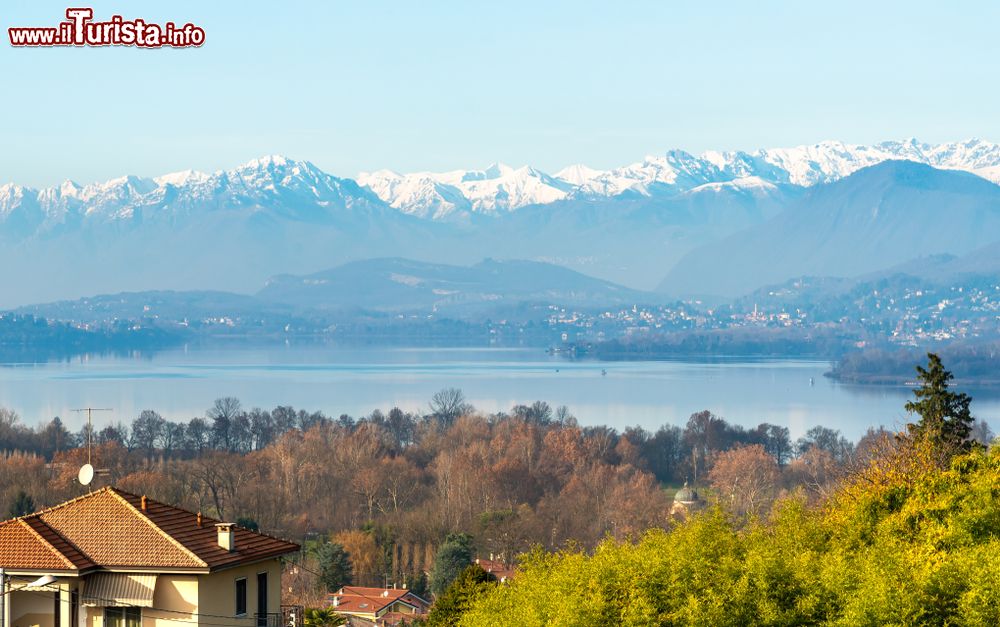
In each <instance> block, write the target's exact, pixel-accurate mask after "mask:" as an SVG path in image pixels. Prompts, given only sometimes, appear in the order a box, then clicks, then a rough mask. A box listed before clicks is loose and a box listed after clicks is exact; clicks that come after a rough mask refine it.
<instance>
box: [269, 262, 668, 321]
mask: <svg viewBox="0 0 1000 627" xmlns="http://www.w3.org/2000/svg"><path fill="white" fill-rule="evenodd" d="M257 298H259V299H261V300H264V301H268V302H277V303H286V304H288V303H294V304H295V305H296V306H298V307H309V308H316V309H329V308H351V307H358V308H362V309H372V310H380V311H412V310H420V309H423V310H432V309H433V310H435V311H437V310H441V311H443V310H446V309H447V310H449V311H453V312H454V311H457V310H474V309H489V310H493V311H498V310H501V309H502V308H503V307H506V306H511V305H517V304H520V303H525V302H536V303H553V304H558V305H586V306H605V305H611V304H622V303H631V304H634V303H636V302H643V303H647V302H653V301H655V300H657V299H658V297H657V296H656V295H654V294H650V293H648V292H640V291H637V290H631V289H628V288H625V287H623V286H621V285H616V284H614V283H611V282H610V281H602V280H600V279H595V278H593V277H589V276H586V275H584V274H581V273H579V272H574V271H573V270H569V269H567V268H563V267H560V266H557V265H553V264H549V263H540V262H536V261H524V260H507V261H497V260H493V259H486V260H483V261H481V262H479V263H476V264H473V265H471V266H457V265H449V264H433V263H425V262H421V261H414V260H412V259H402V258H382V259H367V260H364V261H354V262H350V263H346V264H344V265H341V266H338V267H336V268H331V269H329V270H324V271H322V272H316V273H312V274H308V275H304V276H301V275H281V276H277V277H272V278H271V279H269V280H268V281H267V284H266V285H265V287H264V288H263V289H262V290H260V291H259V292H258V293H257Z"/></svg>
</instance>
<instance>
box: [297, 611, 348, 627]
mask: <svg viewBox="0 0 1000 627" xmlns="http://www.w3.org/2000/svg"><path fill="white" fill-rule="evenodd" d="M302 624H303V625H305V627H340V626H341V625H346V624H347V618H346V617H344V616H341V615H340V614H338V613H336V612H334V611H333V610H332V609H331V608H328V607H310V608H306V610H305V612H304V615H303V617H302Z"/></svg>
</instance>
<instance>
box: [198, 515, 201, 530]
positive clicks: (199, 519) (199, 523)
mask: <svg viewBox="0 0 1000 627" xmlns="http://www.w3.org/2000/svg"><path fill="white" fill-rule="evenodd" d="M198 526H199V527H201V512H198Z"/></svg>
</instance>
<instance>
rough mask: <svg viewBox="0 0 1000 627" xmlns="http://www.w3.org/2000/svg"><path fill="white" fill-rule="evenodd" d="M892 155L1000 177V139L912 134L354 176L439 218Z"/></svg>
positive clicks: (801, 178)
mask: <svg viewBox="0 0 1000 627" xmlns="http://www.w3.org/2000/svg"><path fill="white" fill-rule="evenodd" d="M896 159H903V160H908V161H916V162H918V163H924V164H927V165H931V166H934V167H936V168H943V169H956V170H966V171H969V172H973V173H975V174H978V175H979V176H982V177H984V178H986V179H989V180H991V181H993V182H995V183H1000V145H998V144H994V143H991V142H986V141H982V140H978V139H972V140H968V141H964V142H950V143H944V144H937V145H932V144H926V143H922V142H919V141H917V140H915V139H910V140H905V141H887V142H882V143H878V144H874V145H872V146H861V145H852V144H845V143H842V142H837V141H828V142H822V143H819V144H815V145H812V146H798V147H795V148H771V149H762V150H757V151H754V152H742V151H735V152H714V151H709V152H705V153H703V154H701V155H699V156H696V155H692V154H690V153H688V152H684V151H683V150H671V151H669V152H667V153H666V154H664V155H659V156H648V157H646V158H645V159H643V160H642V161H640V162H637V163H633V164H629V165H626V166H622V167H620V168H615V169H612V170H595V169H593V168H589V167H587V166H585V165H572V166H569V167H567V168H564V169H562V170H560V171H558V172H556V173H555V174H554V175H549V174H546V173H545V172H542V171H541V170H538V169H536V168H532V167H527V166H526V167H522V168H512V167H510V166H506V165H503V164H494V165H492V166H490V167H489V168H487V169H485V170H455V171H451V172H442V173H434V172H416V173H412V174H397V173H396V172H392V171H389V170H380V171H378V172H372V173H362V174H361V176H359V177H358V182H359V183H360V184H361V185H363V186H365V187H367V188H369V189H371V190H372V191H373V192H375V194H377V195H378V197H379V198H381V199H382V200H383V201H385V202H386V203H388V204H389V205H391V206H392V207H394V208H396V209H399V210H400V211H403V212H405V213H409V214H412V215H417V216H420V217H429V218H435V219H442V218H448V217H449V216H455V215H461V214H463V213H469V212H471V213H481V214H500V213H504V212H508V211H512V210H515V209H519V208H521V207H524V206H527V205H544V204H549V203H553V202H556V201H560V200H566V199H571V198H584V199H585V198H607V197H616V196H621V195H625V194H630V195H638V196H647V197H648V196H656V195H661V194H666V195H669V194H676V193H683V192H687V191H691V190H698V189H699V188H703V189H718V188H719V186H731V187H735V188H738V189H745V190H753V189H759V190H766V189H767V188H768V187H771V186H774V185H778V184H791V185H796V186H801V187H808V186H811V185H815V184H817V183H829V182H831V181H835V180H838V179H841V178H843V177H845V176H848V175H850V174H852V173H854V172H856V171H858V170H860V169H862V168H865V167H868V166H871V165H875V164H877V163H882V162H884V161H890V160H896Z"/></svg>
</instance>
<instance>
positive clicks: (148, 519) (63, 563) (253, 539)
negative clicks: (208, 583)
mask: <svg viewBox="0 0 1000 627" xmlns="http://www.w3.org/2000/svg"><path fill="white" fill-rule="evenodd" d="M142 501H143V497H139V496H136V495H134V494H130V493H128V492H125V491H123V490H119V489H117V488H113V487H108V488H102V489H101V490H98V491H96V492H92V493H90V494H87V495H85V496H81V497H79V498H76V499H73V500H71V501H67V502H65V503H62V504H61V505H56V506H55V507H51V508H49V509H46V510H43V511H41V512H38V513H35V514H31V515H30V516H25V517H22V518H17V519H14V520H11V521H8V522H5V523H0V567H4V568H8V569H21V570H46V571H54V570H69V571H84V570H88V569H93V568H98V567H109V568H110V567H115V568H136V569H147V568H160V569H162V568H170V569H193V570H205V569H208V570H216V569H220V568H226V567H229V566H235V565H238V564H245V563H251V562H257V561H260V560H263V559H269V558H273V557H278V556H280V555H284V554H286V553H292V552H295V551H298V550H299V547H298V545H297V544H294V543H292V542H288V541H285V540H280V539H278V538H274V537H271V536H268V535H265V534H261V533H256V532H253V531H249V530H246V529H242V528H240V527H235V526H234V528H233V533H234V540H235V542H234V545H235V550H234V551H227V550H226V549H223V548H222V547H220V546H219V544H218V531H217V529H216V528H215V524H216V523H217V522H218V521H216V520H214V519H211V518H208V517H202V520H201V525H200V526H199V525H198V515H197V514H195V513H193V512H189V511H187V510H183V509H180V508H177V507H172V506H170V505H165V504H163V503H158V502H156V501H153V500H152V499H148V498H147V499H145V501H146V507H145V509H143V507H142Z"/></svg>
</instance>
